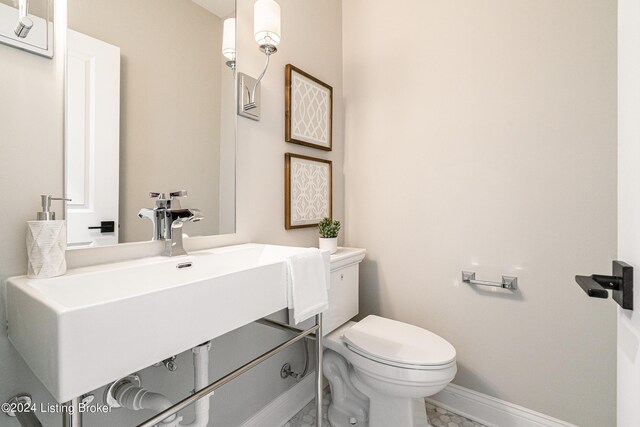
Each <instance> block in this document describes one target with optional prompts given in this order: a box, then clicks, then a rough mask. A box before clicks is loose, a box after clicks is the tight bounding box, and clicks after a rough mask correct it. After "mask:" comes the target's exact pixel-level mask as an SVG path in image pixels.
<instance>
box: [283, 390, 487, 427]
mask: <svg viewBox="0 0 640 427" xmlns="http://www.w3.org/2000/svg"><path fill="white" fill-rule="evenodd" d="M329 402H331V393H329V389H327V391H325V393H324V397H323V399H322V406H323V408H322V414H323V416H322V418H323V425H325V426H328V425H329V422H328V421H327V408H328V406H329ZM426 405H427V415H428V417H429V422H430V423H431V425H433V427H485V426H484V425H483V424H480V423H478V422H475V421H471V420H468V419H466V418H464V417H462V416H460V415H457V414H454V413H452V412H449V411H446V410H444V409H442V408H439V407H437V406H434V405H432V404H431V403H427V404H426ZM315 425H316V407H315V401H311V402H310V403H309V404H308V405H307V406H305V407H304V408H302V410H301V411H300V412H298V413H297V414H296V416H295V417H293V418H291V419H290V420H289V422H288V423H286V424H285V425H284V426H282V427H313V426H315Z"/></svg>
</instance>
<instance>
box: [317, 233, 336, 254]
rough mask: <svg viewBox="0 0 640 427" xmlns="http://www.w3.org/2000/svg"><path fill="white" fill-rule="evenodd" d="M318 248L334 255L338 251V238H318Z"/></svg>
mask: <svg viewBox="0 0 640 427" xmlns="http://www.w3.org/2000/svg"><path fill="white" fill-rule="evenodd" d="M318 240H319V243H318V247H319V248H320V249H322V250H325V251H329V253H332V254H335V253H336V252H337V251H338V238H337V237H320V238H319V239H318Z"/></svg>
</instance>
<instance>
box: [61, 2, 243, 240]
mask: <svg viewBox="0 0 640 427" xmlns="http://www.w3.org/2000/svg"><path fill="white" fill-rule="evenodd" d="M230 18H235V0H135V1H131V0H68V31H67V79H66V124H65V133H66V137H65V148H66V149H65V156H66V162H65V163H66V164H65V185H66V193H67V197H69V198H71V199H72V201H71V202H69V203H68V204H67V220H68V242H69V247H70V248H74V247H88V246H96V245H111V244H117V243H125V242H136V241H145V240H151V237H152V224H151V222H150V221H148V220H146V219H141V218H140V217H139V216H138V212H139V211H140V209H141V208H152V207H153V206H154V202H155V200H154V199H152V198H150V195H149V193H150V192H159V193H166V194H167V195H168V194H169V192H172V191H177V190H187V191H188V197H186V198H183V199H182V200H181V203H182V206H183V207H188V208H198V209H200V210H201V211H202V213H203V215H204V219H203V220H202V221H200V222H196V223H187V224H185V226H184V229H183V232H184V233H185V234H187V235H189V236H198V235H214V234H229V233H233V232H235V164H236V161H235V156H236V115H235V90H234V88H235V74H234V70H235V69H234V68H232V67H231V65H233V63H232V62H231V61H229V57H230V55H229V51H228V50H229V43H230V40H229V38H230V37H231V39H232V40H231V42H232V43H235V33H234V32H235V29H233V30H232V31H230V28H231V27H230V25H225V21H226V20H228V19H230ZM231 22H233V21H227V24H230V23H231ZM225 27H227V31H226V33H225V35H224V37H223V33H224V28H225ZM233 28H235V24H234V25H233ZM223 39H224V43H225V45H226V47H227V51H225V53H226V54H227V55H226V56H227V57H225V56H224V55H223ZM233 49H235V46H233ZM110 221H113V222H114V223H115V228H114V230H113V231H109V229H108V227H103V228H102V229H101V228H99V227H100V226H101V225H104V224H105V223H107V224H108V223H109V222H110ZM91 227H97V228H91Z"/></svg>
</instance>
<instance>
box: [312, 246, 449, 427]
mask: <svg viewBox="0 0 640 427" xmlns="http://www.w3.org/2000/svg"><path fill="white" fill-rule="evenodd" d="M364 255H365V251H364V249H354V248H340V249H339V250H338V252H336V253H335V254H334V255H332V256H331V286H330V289H329V309H328V310H327V311H326V312H325V314H324V319H325V320H324V325H323V326H324V334H323V335H325V336H324V346H325V351H324V358H323V363H322V367H323V369H324V375H325V377H326V378H327V380H328V381H329V384H330V386H331V394H332V400H331V404H330V406H329V413H328V417H329V422H330V423H331V426H332V427H352V426H356V427H427V426H430V424H429V422H428V420H427V413H426V409H425V403H424V398H425V397H427V396H431V395H433V394H435V393H437V392H439V391H440V390H442V389H443V388H445V387H446V386H447V385H448V384H449V383H450V382H451V380H453V378H454V377H455V374H456V371H457V368H456V350H455V348H454V347H453V346H452V345H451V344H450V343H449V342H447V341H446V340H445V339H444V338H441V337H440V336H438V335H436V334H434V333H433V332H430V331H428V330H426V329H423V328H420V327H417V326H414V325H410V324H407V323H403V322H398V321H395V320H391V319H386V318H384V317H379V316H373V315H370V316H367V317H365V318H364V319H362V320H361V321H359V322H353V321H351V320H350V319H351V318H353V317H354V316H355V315H356V314H357V313H358V269H359V264H360V262H361V261H362V259H363V258H364Z"/></svg>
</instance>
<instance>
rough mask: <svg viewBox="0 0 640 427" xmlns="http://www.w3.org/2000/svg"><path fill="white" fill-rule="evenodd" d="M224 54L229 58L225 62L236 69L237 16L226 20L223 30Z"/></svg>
mask: <svg viewBox="0 0 640 427" xmlns="http://www.w3.org/2000/svg"><path fill="white" fill-rule="evenodd" d="M222 55H224V57H225V58H227V59H228V61H227V62H225V64H226V65H227V67H229V68H231V69H232V70H233V71H235V70H236V18H228V19H225V20H224V25H223V31H222Z"/></svg>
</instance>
